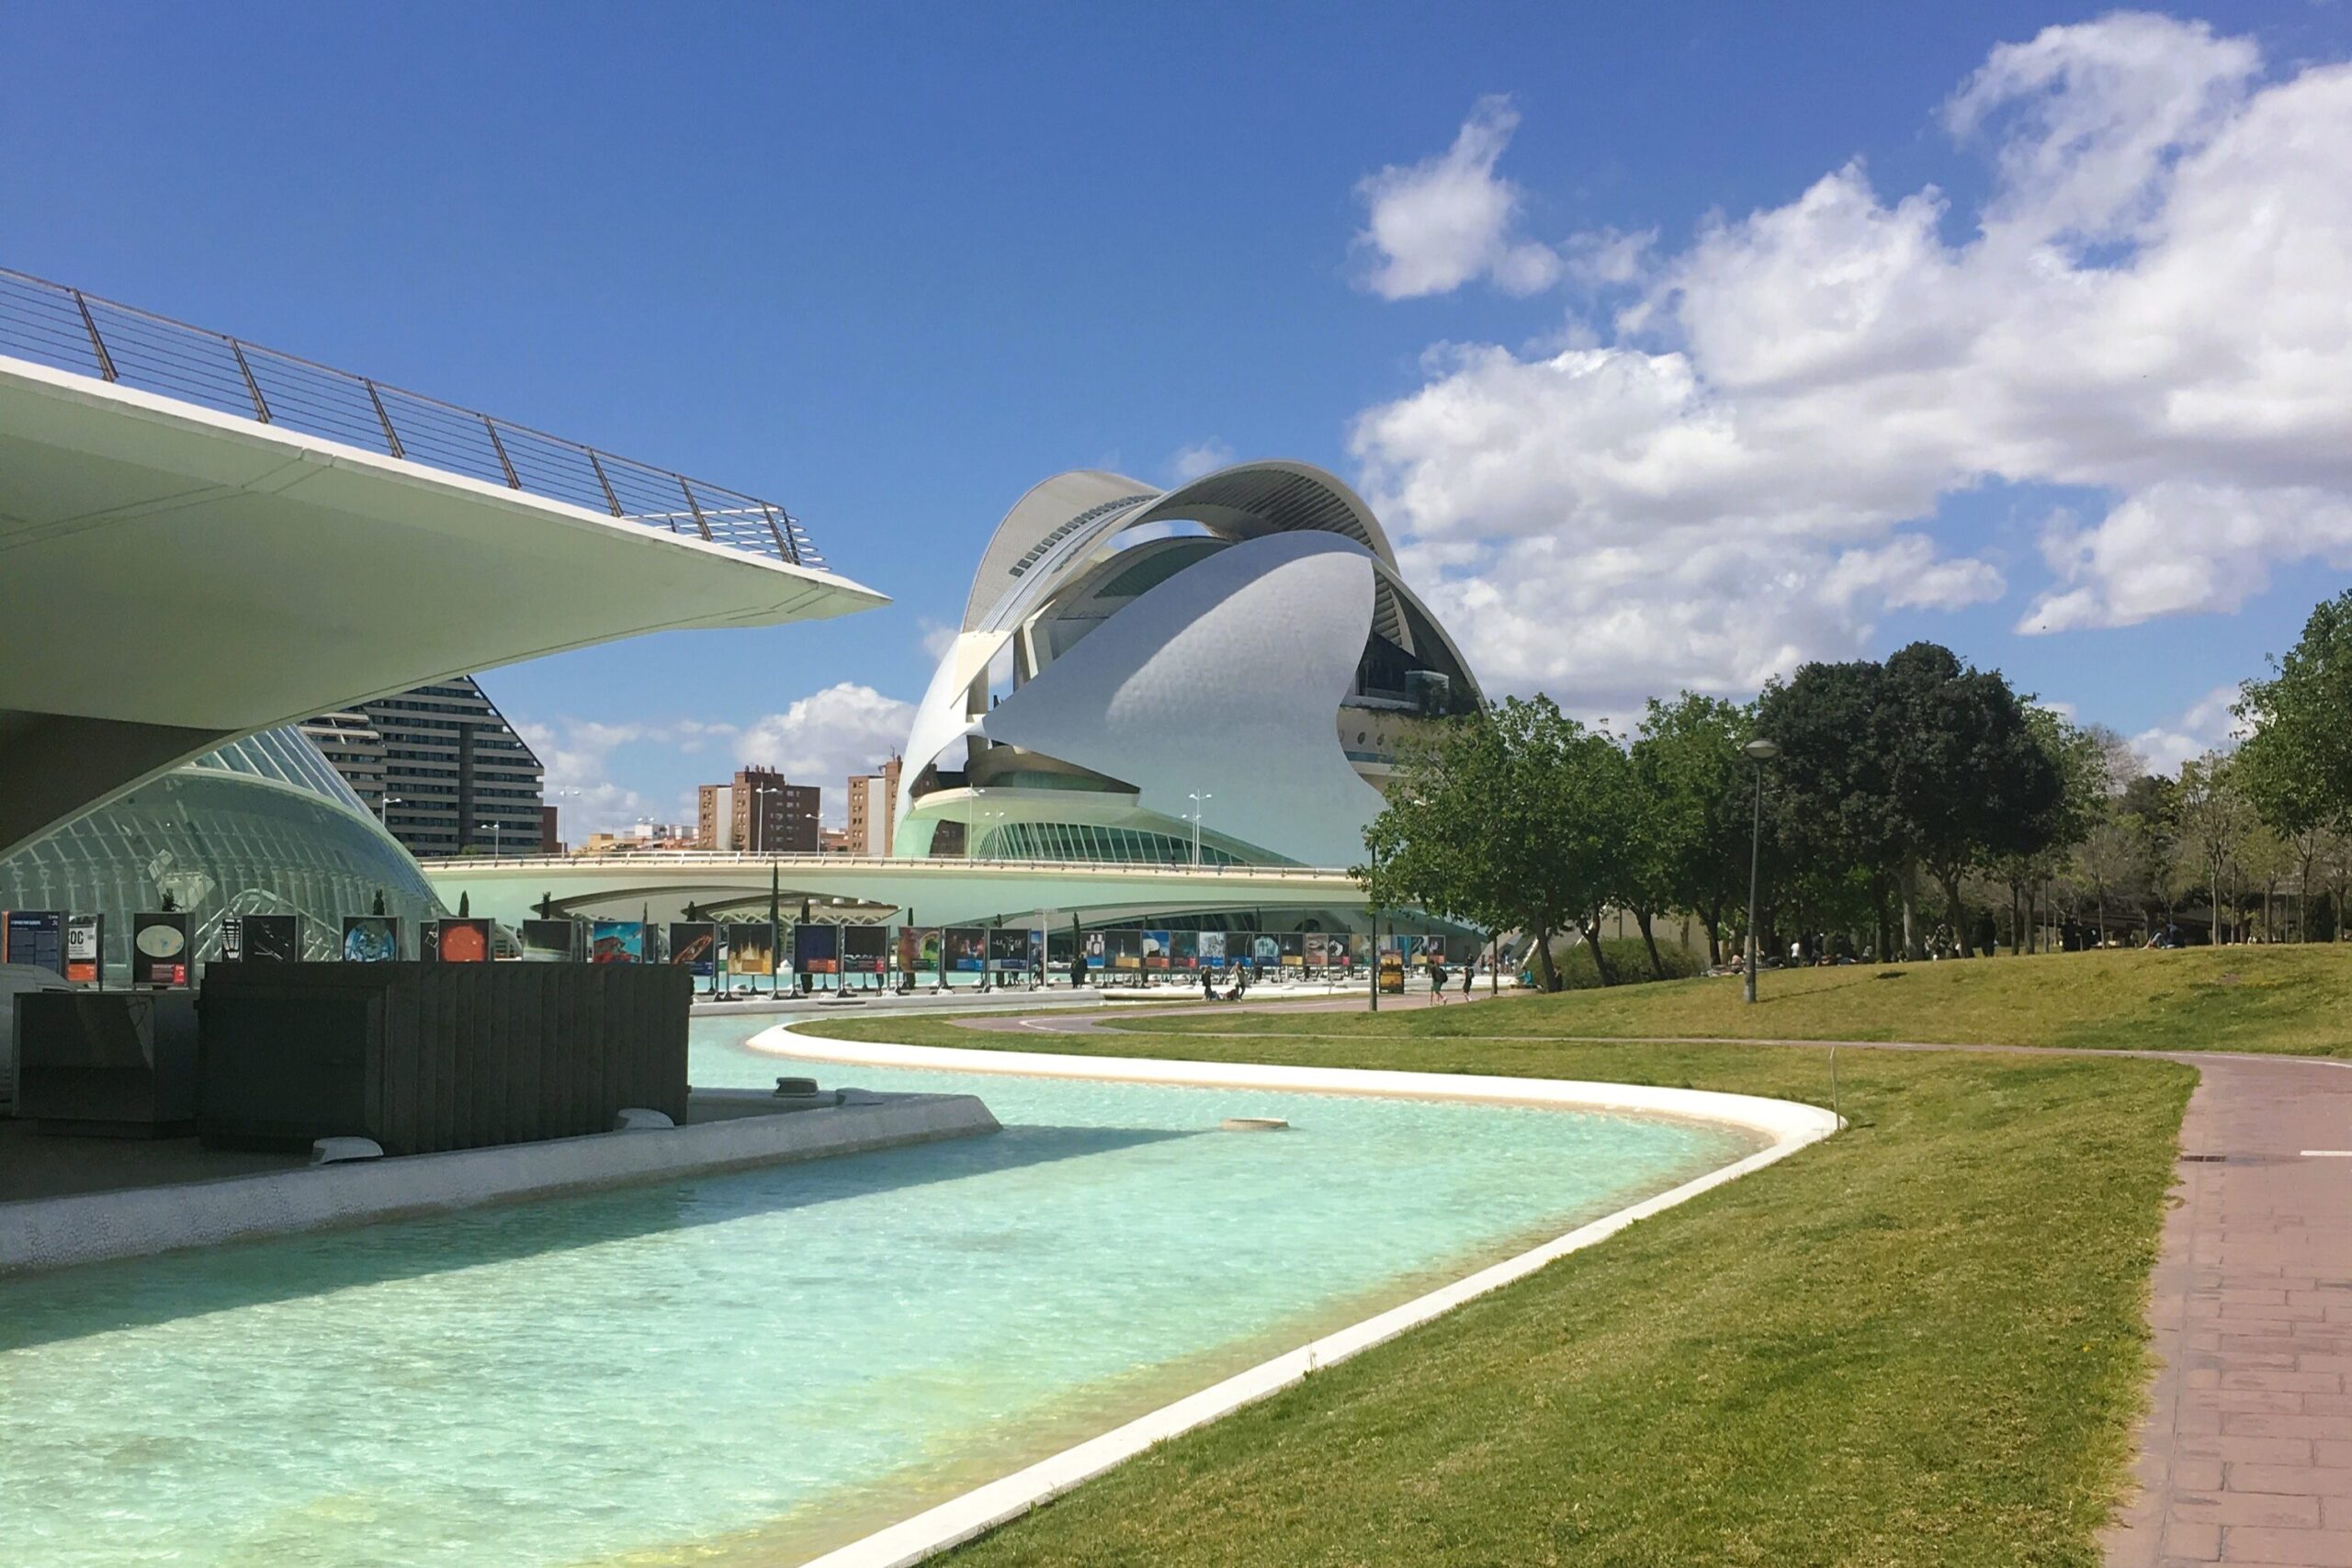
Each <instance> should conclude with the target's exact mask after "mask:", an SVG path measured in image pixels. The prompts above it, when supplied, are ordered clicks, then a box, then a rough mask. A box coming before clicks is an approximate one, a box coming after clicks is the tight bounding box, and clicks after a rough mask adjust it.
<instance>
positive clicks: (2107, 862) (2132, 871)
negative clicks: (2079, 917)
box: [2073, 811, 2148, 942]
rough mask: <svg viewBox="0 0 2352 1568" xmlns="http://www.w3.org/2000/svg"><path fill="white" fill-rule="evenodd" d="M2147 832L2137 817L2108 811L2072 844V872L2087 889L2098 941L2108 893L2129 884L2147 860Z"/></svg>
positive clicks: (2104, 927) (2104, 929) (2104, 924)
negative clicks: (2078, 841)
mask: <svg viewBox="0 0 2352 1568" xmlns="http://www.w3.org/2000/svg"><path fill="white" fill-rule="evenodd" d="M2147 831H2148V830H2147V827H2146V825H2145V824H2144V823H2143V822H2142V821H2141V820H2140V818H2137V817H2132V816H2128V815H2126V814H2125V813H2123V812H2120V811H2110V812H2109V813H2107V814H2106V815H2105V816H2103V817H2101V818H2100V819H2099V820H2098V821H2097V822H2095V823H2093V824H2092V825H2091V829H2090V831H2088V832H2087V833H2086V834H2084V835H2083V840H2082V842H2080V843H2079V844H2076V845H2075V853H2074V859H2073V864H2074V868H2075V874H2076V875H2077V876H2078V877H2080V878H2081V880H2082V881H2083V882H2084V883H2085V884H2086V885H2087V886H2089V887H2090V889H2091V897H2092V900H2093V902H2094V904H2095V905H2096V907H2097V908H2098V930H2099V940H2100V941H2101V942H2104V941H2106V940H2107V900H2108V896H2109V894H2110V893H2113V892H2115V891H2117V890H2118V889H2120V888H2121V887H2123V886H2126V885H2128V884H2130V883H2131V881H2132V880H2133V879H2134V878H2135V877H2136V876H2137V875H2138V874H2140V872H2141V871H2142V869H2143V867H2144V866H2145V865H2146V863H2147V853H2148V851H2147V843H2146V839H2147Z"/></svg>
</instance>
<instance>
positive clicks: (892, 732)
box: [735, 681, 915, 824]
mask: <svg viewBox="0 0 2352 1568" xmlns="http://www.w3.org/2000/svg"><path fill="white" fill-rule="evenodd" d="M914 716H915V709H914V705H913V704H912V703H909V702H903V701H901V700H899V698H897V697H887V696H884V695H883V694H881V693H880V692H877V691H876V690H875V689H874V688H873V687H871V686H863V685H859V684H856V683H855V682H849V681H843V682H840V683H838V684H836V685H831V686H828V687H826V688H825V689H824V690H823V691H821V692H818V693H815V694H812V695H809V696H806V697H802V698H801V699H799V700H798V701H797V702H795V703H794V704H792V705H790V706H789V707H787V708H786V709H785V710H784V711H783V712H781V713H772V714H769V715H767V716H765V717H763V718H760V719H757V720H754V721H753V722H752V723H751V724H749V725H747V726H745V727H744V728H743V730H742V733H741V735H739V736H738V737H736V739H735V755H736V757H737V759H738V760H739V761H741V762H742V763H743V764H744V765H745V766H759V767H772V768H776V769H779V770H780V771H782V773H784V775H785V776H786V778H788V779H790V780H792V781H793V782H794V783H795V784H817V785H819V786H820V787H821V788H823V790H824V792H825V802H824V805H825V820H826V821H827V822H828V823H831V824H837V823H839V822H840V821H841V820H842V816H843V815H844V813H845V812H846V811H847V809H848V807H847V803H846V800H845V799H844V797H843V794H842V788H843V782H844V781H845V780H846V779H848V777H849V775H850V774H852V773H872V772H873V771H874V770H875V769H876V768H878V767H880V766H881V765H882V763H884V762H885V761H888V760H889V759H890V757H891V756H892V755H893V754H895V753H896V752H897V751H898V750H899V749H900V748H901V747H903V746H905V745H906V743H907V731H908V729H909V728H910V726H911V725H912V724H913V723H914Z"/></svg>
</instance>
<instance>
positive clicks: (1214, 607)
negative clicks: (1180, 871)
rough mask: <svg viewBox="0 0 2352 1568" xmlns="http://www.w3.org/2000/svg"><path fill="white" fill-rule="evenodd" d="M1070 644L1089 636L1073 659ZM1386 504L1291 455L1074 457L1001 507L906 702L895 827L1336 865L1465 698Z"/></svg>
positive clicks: (1473, 698) (971, 839)
mask: <svg viewBox="0 0 2352 1568" xmlns="http://www.w3.org/2000/svg"><path fill="white" fill-rule="evenodd" d="M1081 643H1082V644H1083V645H1084V649H1085V653H1084V657H1082V658H1072V657H1070V655H1071V653H1072V650H1073V649H1077V648H1078V647H1079V646H1080V644H1081ZM1479 700H1480V698H1479V694H1478V689H1477V684H1476V681H1475V680H1474V679H1473V678H1472V676H1471V673H1470V670H1469V666H1468V665H1467V663H1466V662H1465V661H1464V660H1463V658H1462V655H1461V653H1460V651H1459V650H1458V649H1456V648H1455V647H1454V646H1453V641H1452V640H1451V639H1450V638H1449V637H1447V636H1446V634H1445V632H1444V630H1443V629H1442V627H1440V626H1438V624H1437V622H1436V620H1435V618H1434V617H1433V616H1431V615H1430V613H1429V611H1428V610H1427V609H1426V608H1425V607H1424V606H1423V605H1422V604H1421V603H1420V602H1419V600H1418V599H1417V598H1415V597H1414V596H1413V593H1412V592H1411V590H1409V589H1408V588H1407V587H1406V586H1405V584H1404V582H1403V581H1402V580H1401V579H1400V578H1399V577H1398V575H1397V557H1396V552H1395V550H1394V549H1393V548H1392V547H1391V546H1390V545H1389V542H1388V538H1387V536H1386V535H1385V533H1384V532H1383V531H1382V529H1381V526H1380V524H1379V522H1378V520H1377V519H1376V518H1374V516H1373V515H1372V513H1371V512H1370V510H1369V509H1368V508H1366V507H1365V505H1364V503H1363V501H1362V499H1361V498H1359V497H1358V496H1357V495H1356V494H1355V492H1354V491H1351V490H1350V489H1349V488H1348V487H1347V485H1346V484H1344V483H1342V482H1341V481H1340V479H1336V478H1334V477H1333V476H1331V475H1330V474H1328V473H1325V472H1323V471H1322V470H1320V469H1318V468H1311V467H1309V466H1307V465H1306V464H1303V463H1289V462H1261V463H1244V464H1241V465H1238V466H1237V467H1234V468H1226V469H1224V470H1221V471H1220V472H1217V473H1214V474H1209V475H1207V476H1205V477H1204V478H1202V479H1195V480H1193V481H1192V482H1190V483H1188V484H1183V485H1180V486H1178V487H1176V488H1175V489H1173V490H1169V491H1154V490H1153V489H1151V488H1150V487H1149V486H1147V485H1143V484H1140V483H1138V482H1137V481H1136V480H1134V479H1125V478H1123V477H1122V476H1120V475H1116V474H1109V473H1100V472H1091V471H1089V472H1078V473H1069V474H1062V475H1058V476H1057V477H1056V478H1054V479H1047V480H1046V482H1045V483H1043V484H1041V485H1039V486H1037V487H1036V488H1035V490H1033V491H1030V492H1029V493H1028V494H1027V495H1026V496H1024V497H1023V498H1022V500H1021V502H1020V503H1019V504H1018V505H1016V506H1014V507H1013V509H1012V512H1010V513H1007V514H1006V516H1005V518H1004V520H1003V522H1002V523H1001V524H1000V525H998V527H997V531H996V534H995V536H993V537H992V538H991V539H990V541H989V547H988V549H987V551H986V553H985V554H984V555H983V557H982V558H981V562H980V568H979V571H978V576H977V578H976V580H975V581H974V583H973V586H972V592H971V595H970V598H969V600H968V601H967V604H966V606H965V615H964V623H963V627H962V629H961V631H960V632H959V633H958V635H957V636H956V640H955V642H954V643H953V644H952V645H951V646H950V647H949V649H947V652H946V654H945V656H944V658H943V659H942V660H941V661H940V664H939V668H938V671H936V673H935V674H934V675H933V678H932V682H931V686H930V689H929V690H928V692H926V693H925V694H924V696H923V699H922V705H921V706H920V707H919V709H918V710H917V713H916V716H915V720H914V725H913V729H912V733H911V735H910V739H909V740H908V744H907V750H906V769H905V773H904V776H903V777H902V780H901V783H900V786H899V827H898V832H897V841H896V846H895V847H896V849H897V852H899V854H902V855H925V854H929V853H931V852H933V848H934V844H935V840H936V835H937V832H938V829H940V827H941V826H942V825H943V824H945V823H951V822H952V823H957V824H961V825H962V826H963V827H964V828H965V829H966V830H967V842H968V843H969V844H970V846H971V852H972V853H974V854H977V855H979V856H981V857H983V858H997V859H1003V858H1014V859H1046V860H1051V859H1072V860H1092V861H1111V860H1136V861H1153V862H1157V863H1161V864H1167V863H1172V862H1189V861H1191V860H1193V859H1194V858H1196V852H1195V848H1194V845H1195V842H1196V840H1197V845H1198V850H1197V858H1199V859H1201V860H1204V861H1238V862H1242V863H1255V864H1263V863H1291V864H1299V865H1327V866H1344V865H1348V864H1351V863H1356V862H1358V861H1361V860H1362V859H1363V828H1364V826H1365V824H1367V823H1368V822H1370V821H1371V819H1372V818H1373V817H1374V815H1376V814H1377V813H1378V811H1379V809H1380V804H1381V802H1380V794H1379V784H1380V782H1381V781H1382V780H1383V779H1384V778H1385V776H1386V773H1387V772H1388V771H1389V767H1390V765H1391V763H1392V761H1393V760H1394V757H1395V753H1396V747H1397V742H1398V741H1399V740H1401V739H1403V737H1404V736H1405V735H1406V734H1407V733H1408V731H1409V730H1410V729H1411V728H1412V727H1413V726H1414V725H1415V724H1416V723H1417V722H1419V721H1420V720H1423V719H1426V718H1428V717H1430V716H1435V715H1442V714H1451V713H1460V712H1464V711H1466V710H1468V709H1469V708H1470V707H1472V706H1474V705H1476V703H1477V702H1478V701H1479Z"/></svg>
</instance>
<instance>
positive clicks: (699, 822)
mask: <svg viewBox="0 0 2352 1568" xmlns="http://www.w3.org/2000/svg"><path fill="white" fill-rule="evenodd" d="M695 797H696V805H695V848H696V849H700V850H731V849H733V848H734V847H735V786H734V785H732V784H704V785H702V786H701V787H700V788H699V789H697V790H695Z"/></svg>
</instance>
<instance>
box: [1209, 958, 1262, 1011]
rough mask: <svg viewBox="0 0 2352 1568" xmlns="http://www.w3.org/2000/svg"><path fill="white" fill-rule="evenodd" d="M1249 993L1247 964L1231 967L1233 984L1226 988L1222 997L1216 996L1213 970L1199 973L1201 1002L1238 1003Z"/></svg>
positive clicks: (1248, 968)
mask: <svg viewBox="0 0 2352 1568" xmlns="http://www.w3.org/2000/svg"><path fill="white" fill-rule="evenodd" d="M1249 992H1250V965H1249V964H1235V965H1234V966H1233V984H1232V985H1230V986H1228V987H1226V992H1225V995H1224V996H1223V997H1219V996H1218V995H1217V991H1216V970H1214V969H1204V970H1202V971H1201V1000H1203V1001H1204V1002H1214V1001H1228V1002H1238V1001H1239V1000H1240V999H1241V998H1243V997H1245V996H1247V995H1248V994H1249Z"/></svg>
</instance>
